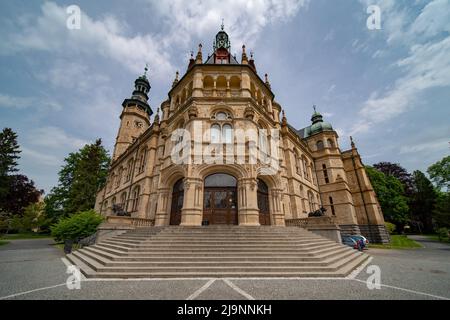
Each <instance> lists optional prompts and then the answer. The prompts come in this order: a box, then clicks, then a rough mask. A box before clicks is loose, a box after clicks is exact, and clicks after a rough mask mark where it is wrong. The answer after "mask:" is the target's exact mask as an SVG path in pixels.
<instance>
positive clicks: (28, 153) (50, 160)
mask: <svg viewBox="0 0 450 320" xmlns="http://www.w3.org/2000/svg"><path fill="white" fill-rule="evenodd" d="M21 150H22V152H21V154H20V155H21V157H22V159H24V160H28V161H31V162H33V163H34V164H36V163H38V164H40V165H44V166H50V167H54V166H59V165H61V164H62V160H61V158H60V157H57V156H53V155H50V154H48V153H47V152H40V151H36V150H32V149H29V148H27V147H23V146H22V147H21Z"/></svg>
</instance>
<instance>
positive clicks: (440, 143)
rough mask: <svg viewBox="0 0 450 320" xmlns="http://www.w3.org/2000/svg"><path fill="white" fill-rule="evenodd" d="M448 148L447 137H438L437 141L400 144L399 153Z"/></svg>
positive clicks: (449, 141)
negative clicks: (407, 144)
mask: <svg viewBox="0 0 450 320" xmlns="http://www.w3.org/2000/svg"><path fill="white" fill-rule="evenodd" d="M449 148H450V140H449V139H440V140H437V141H428V142H425V143H420V144H416V145H411V146H402V147H401V148H400V154H408V153H417V152H425V151H426V152H432V151H437V150H445V149H449Z"/></svg>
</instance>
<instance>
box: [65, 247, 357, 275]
mask: <svg viewBox="0 0 450 320" xmlns="http://www.w3.org/2000/svg"><path fill="white" fill-rule="evenodd" d="M73 255H74V256H76V257H77V258H78V259H79V260H81V261H83V263H84V264H86V265H88V266H89V267H90V268H91V269H93V270H95V271H97V272H106V273H108V272H113V273H114V272H130V273H148V274H152V273H161V272H205V271H206V272H214V273H226V272H276V271H278V272H298V273H299V274H301V273H302V272H311V271H336V270H337V269H338V267H340V266H342V265H344V264H346V263H348V262H350V261H352V260H354V259H356V258H357V255H356V254H352V255H350V256H349V257H344V258H343V259H340V261H339V262H336V263H334V264H327V265H319V266H317V265H316V266H312V265H304V264H300V265H299V266H286V265H283V266H279V265H266V264H264V265H260V264H254V263H252V264H250V265H246V266H236V265H227V266H222V265H219V266H217V265H201V266H197V265H183V266H181V265H180V264H176V265H170V266H167V265H165V266H151V267H144V266H134V267H132V266H126V267H109V266H104V265H103V264H101V263H99V262H98V261H96V260H94V259H92V258H90V257H87V256H86V255H83V254H82V253H79V252H77V251H75V252H74V253H73Z"/></svg>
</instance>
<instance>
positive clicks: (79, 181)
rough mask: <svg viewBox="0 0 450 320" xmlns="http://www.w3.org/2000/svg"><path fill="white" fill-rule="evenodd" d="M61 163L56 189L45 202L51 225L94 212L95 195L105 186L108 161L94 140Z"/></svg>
mask: <svg viewBox="0 0 450 320" xmlns="http://www.w3.org/2000/svg"><path fill="white" fill-rule="evenodd" d="M64 162H65V164H64V165H63V167H62V168H61V170H60V171H59V173H58V175H59V179H58V186H56V187H55V188H53V189H52V190H51V192H50V194H49V195H48V196H47V197H46V199H45V202H46V211H47V215H48V216H49V217H51V218H52V219H53V220H54V221H55V222H56V221H57V220H59V219H60V218H61V217H67V216H70V215H72V214H74V213H76V212H79V211H86V210H89V209H93V208H94V205H95V197H96V195H97V191H98V190H99V189H100V188H102V187H103V186H104V184H105V183H106V177H107V174H108V167H109V162H110V158H109V155H108V152H107V151H106V150H105V148H104V147H103V146H102V141H101V139H98V140H96V141H95V143H93V144H87V145H85V146H84V147H83V148H81V149H80V150H79V151H77V152H73V153H70V154H69V156H68V157H67V158H66V159H64Z"/></svg>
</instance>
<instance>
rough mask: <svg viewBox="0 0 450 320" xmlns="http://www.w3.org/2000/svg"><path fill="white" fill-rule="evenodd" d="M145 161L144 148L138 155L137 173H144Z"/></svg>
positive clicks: (145, 153) (145, 152) (145, 151)
mask: <svg viewBox="0 0 450 320" xmlns="http://www.w3.org/2000/svg"><path fill="white" fill-rule="evenodd" d="M146 161H147V148H144V149H143V150H142V151H141V153H140V155H139V168H138V173H141V172H143V171H144V169H145V164H146Z"/></svg>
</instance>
